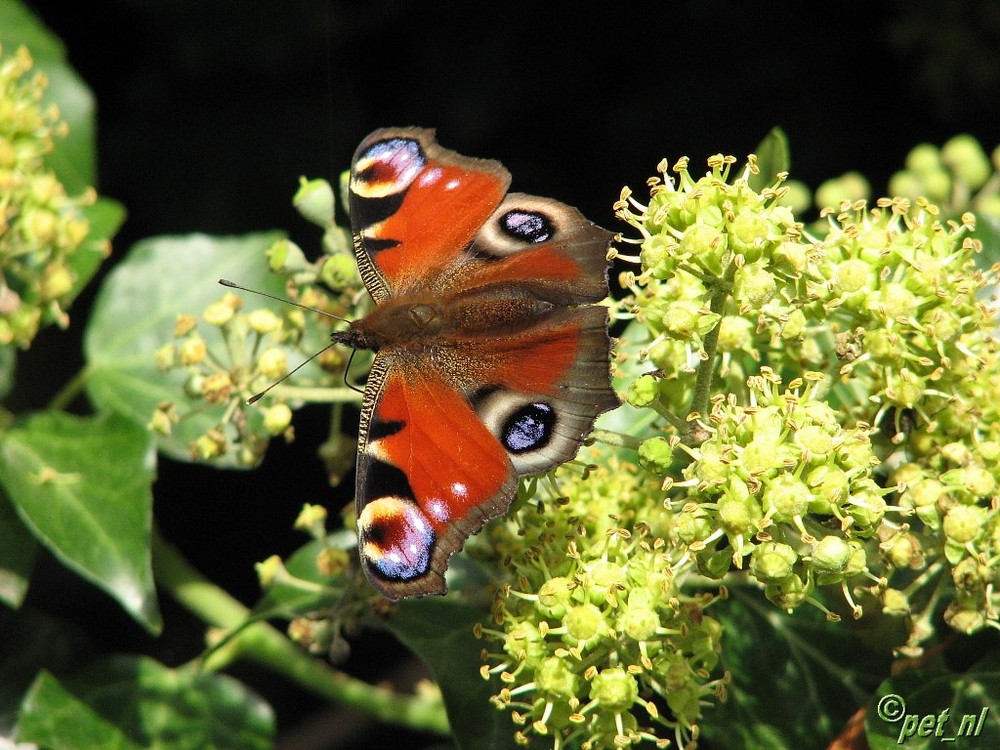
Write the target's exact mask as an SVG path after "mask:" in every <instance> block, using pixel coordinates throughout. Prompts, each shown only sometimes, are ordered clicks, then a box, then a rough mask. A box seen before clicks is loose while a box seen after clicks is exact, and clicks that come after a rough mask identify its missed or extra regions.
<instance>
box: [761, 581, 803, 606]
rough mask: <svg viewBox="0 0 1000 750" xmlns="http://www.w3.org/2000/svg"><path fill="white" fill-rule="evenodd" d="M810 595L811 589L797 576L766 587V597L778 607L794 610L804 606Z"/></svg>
mask: <svg viewBox="0 0 1000 750" xmlns="http://www.w3.org/2000/svg"><path fill="white" fill-rule="evenodd" d="M809 594H810V589H809V588H808V587H807V586H806V584H805V583H804V582H803V581H802V579H801V578H799V577H798V576H797V575H790V576H788V577H787V578H784V579H782V580H781V581H778V582H775V583H768V584H766V585H765V586H764V596H766V597H767V599H768V601H769V602H771V603H772V604H774V605H775V606H776V607H781V608H782V609H787V610H792V609H795V608H796V607H797V606H799V605H800V604H802V602H804V601H805V600H806V599H807V598H808V597H809Z"/></svg>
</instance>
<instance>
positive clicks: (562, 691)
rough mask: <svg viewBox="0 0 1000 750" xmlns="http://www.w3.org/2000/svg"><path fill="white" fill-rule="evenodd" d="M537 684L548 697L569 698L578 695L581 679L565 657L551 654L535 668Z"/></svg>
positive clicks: (540, 690)
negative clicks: (561, 657)
mask: <svg viewBox="0 0 1000 750" xmlns="http://www.w3.org/2000/svg"><path fill="white" fill-rule="evenodd" d="M535 685H536V686H537V688H538V691H539V692H540V693H541V694H542V695H544V696H546V697H548V698H561V699H563V700H568V699H570V698H573V697H575V696H576V695H577V692H578V691H579V689H580V680H579V678H578V677H577V675H576V673H574V672H573V670H572V669H570V668H569V666H568V665H567V664H566V660H565V659H560V658H559V657H557V656H549V657H546V658H545V659H543V660H542V663H541V664H539V665H538V669H536V670H535Z"/></svg>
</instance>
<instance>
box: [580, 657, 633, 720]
mask: <svg viewBox="0 0 1000 750" xmlns="http://www.w3.org/2000/svg"><path fill="white" fill-rule="evenodd" d="M590 697H591V699H592V700H595V701H597V702H598V703H599V704H600V707H601V708H602V709H604V710H606V711H627V710H628V709H629V708H631V707H632V704H633V703H635V702H636V700H638V698H639V684H638V683H637V682H636V680H635V677H633V676H632V675H630V674H629V673H628V672H626V671H625V670H624V669H622V668H621V667H610V668H608V669H602V670H601V671H600V672H598V673H597V674H596V675H594V677H593V678H592V679H591V681H590Z"/></svg>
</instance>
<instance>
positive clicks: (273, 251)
mask: <svg viewBox="0 0 1000 750" xmlns="http://www.w3.org/2000/svg"><path fill="white" fill-rule="evenodd" d="M264 255H265V256H266V257H267V267H268V268H269V269H270V270H272V271H275V272H278V271H284V272H293V271H303V270H306V269H307V268H309V263H308V261H306V256H305V253H303V252H302V249H301V248H300V247H299V246H298V245H296V244H295V243H294V242H292V241H291V240H278V241H277V242H275V243H274V244H273V245H271V247H269V248H268V249H267V251H266V252H265V253H264Z"/></svg>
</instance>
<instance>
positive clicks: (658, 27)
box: [13, 0, 1000, 750]
mask: <svg viewBox="0 0 1000 750" xmlns="http://www.w3.org/2000/svg"><path fill="white" fill-rule="evenodd" d="M29 6H30V7H32V8H33V9H34V11H35V12H36V13H37V14H38V15H39V16H40V17H41V18H42V19H43V20H44V21H45V23H46V24H48V25H49V26H50V28H52V29H53V30H54V31H55V32H56V33H57V34H58V35H59V36H60V37H61V38H62V39H63V40H64V41H65V43H66V45H67V49H68V54H69V59H70V61H71V63H72V64H73V65H74V66H75V68H76V69H77V71H78V72H79V73H80V75H81V76H82V77H83V78H84V79H85V80H86V82H87V83H88V84H89V85H90V87H91V88H92V89H93V92H94V94H95V96H96V99H97V103H98V140H99V185H98V188H99V190H100V192H101V193H103V194H106V195H108V196H110V197H112V198H115V199H117V200H119V201H121V202H122V203H123V204H124V205H125V207H126V208H127V210H128V213H129V218H128V221H127V223H126V224H125V225H124V227H123V229H122V231H121V233H120V234H119V235H118V238H117V240H116V255H118V256H119V257H120V256H121V255H123V254H124V253H125V251H126V250H127V249H128V247H129V246H130V245H131V244H132V243H134V242H135V241H136V240H139V239H141V238H144V237H149V236H151V235H156V234H168V233H169V234H175V233H186V232H194V231H199V232H211V233H221V234H226V233H244V232H249V231H255V230H261V229H270V228H282V229H285V230H287V231H289V232H290V233H291V235H292V237H293V239H295V240H296V241H297V242H298V243H299V244H300V245H301V246H302V247H303V248H304V249H306V251H307V253H312V254H313V255H315V254H316V252H317V248H318V242H319V237H318V235H317V233H316V232H315V231H314V229H313V228H312V227H310V225H308V224H306V223H305V222H304V221H303V220H301V219H300V218H299V217H298V215H297V214H296V213H295V211H294V210H293V209H292V207H291V196H292V193H293V192H294V190H295V188H296V185H297V179H298V177H299V176H300V175H307V176H310V177H320V176H322V177H327V178H328V179H331V181H334V182H335V180H336V177H337V175H338V174H339V173H340V171H341V170H343V169H344V168H346V167H347V166H348V165H349V162H350V158H351V155H352V153H353V150H354V148H355V146H356V144H357V143H358V142H359V141H360V140H361V138H362V137H363V136H364V135H365V134H367V133H368V132H369V131H371V130H373V129H374V128H376V127H382V126H388V125H423V126H431V127H436V128H437V129H438V137H439V140H440V141H441V142H442V143H443V144H444V145H445V146H447V147H449V148H452V149H455V150H457V151H459V152H461V153H464V154H468V155H470V156H481V157H491V158H496V159H499V160H501V161H503V162H504V163H505V164H506V165H507V166H508V168H510V170H511V172H512V173H513V175H514V189H517V190H521V191H525V192H531V193H537V194H541V195H551V196H553V197H557V198H559V199H561V200H564V201H566V202H567V203H570V204H574V205H577V206H579V207H580V208H581V210H583V212H584V213H585V214H586V215H587V216H588V217H590V218H591V219H593V220H594V221H596V222H598V223H600V224H603V225H605V226H607V227H610V228H617V227H615V221H614V218H613V212H612V209H611V204H612V203H613V202H614V201H615V200H616V199H617V197H618V195H619V192H620V190H621V187H622V185H625V184H628V185H630V186H632V187H633V188H634V189H635V192H636V193H637V194H639V195H641V194H642V191H643V190H644V183H645V180H646V178H647V176H649V175H651V174H653V172H654V169H655V166H656V163H657V162H658V161H659V160H660V159H661V158H663V157H668V158H669V159H670V160H671V161H673V160H675V159H676V158H677V157H678V156H681V155H688V156H690V157H691V159H692V164H693V165H696V166H698V167H699V169H700V165H703V164H704V159H705V158H706V157H707V156H708V155H710V154H713V153H717V152H720V151H721V152H725V153H731V154H734V155H736V156H737V157H742V156H744V155H745V154H746V153H748V152H749V151H751V150H752V149H753V148H754V146H755V145H756V144H757V143H758V141H759V140H760V139H761V138H762V137H763V136H764V135H765V134H766V133H767V132H768V130H769V129H770V128H771V127H772V126H774V125H780V126H781V127H783V128H784V129H785V131H786V132H787V134H788V136H789V139H790V142H791V149H792V176H793V177H794V178H797V179H800V180H803V181H805V182H806V183H807V184H809V185H810V186H811V187H813V188H815V187H816V186H817V185H818V184H819V183H820V182H822V181H823V180H825V179H827V178H829V177H834V176H837V175H840V174H842V173H843V172H845V171H847V170H850V169H856V170H859V171H861V172H863V173H864V174H865V175H867V176H868V177H869V179H870V181H871V183H872V185H873V188H874V190H875V192H876V193H878V194H881V192H882V191H884V190H885V184H886V180H887V179H888V177H889V175H890V174H891V173H892V172H893V171H895V170H896V169H898V168H899V167H900V166H901V165H902V162H903V159H904V157H905V155H906V153H907V151H908V150H909V149H910V148H911V147H912V146H913V145H915V144H917V143H919V142H921V141H930V142H933V143H937V144H941V143H943V142H944V141H945V140H946V139H947V138H949V137H950V136H952V135H954V134H955V133H958V132H969V133H972V134H973V135H975V136H977V137H978V138H979V139H980V140H981V141H982V142H983V144H984V146H985V147H986V148H987V149H991V148H992V147H993V146H994V145H996V144H997V143H998V142H1000V96H998V95H997V94H998V92H1000V3H994V2H992V1H991V0H965V1H964V2H951V3H940V2H929V1H927V0H909V1H908V2H903V1H902V0H900V1H899V2H876V3H857V4H851V3H840V4H829V3H823V4H805V3H798V4H785V3H750V2H740V3H736V2H722V1H721V0H705V1H703V2H688V3H669V2H655V3H643V2H633V3H613V4H612V3H601V4H597V3H594V4H591V5H585V4H583V3H561V2H557V3H538V2H536V3H530V2H524V1H523V0H518V1H516V2H501V3H496V4H487V3H477V2H462V3H459V2H440V3H417V2H403V1H401V0H376V1H375V2H361V1H356V2H347V1H346V0H341V1H334V2H319V1H317V0H287V1H285V2H277V1H275V2H253V1H250V0H216V1H214V2H206V1H205V0H172V1H160V2H149V0H103V1H95V2H71V3H67V2H64V0H48V1H44V0H36V1H34V2H30V3H29ZM807 6H809V7H807ZM598 7H601V8H602V9H601V10H598V9H597V8H598ZM111 263H113V260H112V261H111ZM179 272H180V273H183V269H179ZM105 273H106V271H105ZM99 281H100V279H98V283H95V284H94V285H93V286H92V287H91V289H90V291H89V292H88V293H86V294H85V295H84V296H83V297H82V298H81V300H80V301H79V303H78V305H77V306H76V308H75V309H74V311H73V325H72V327H71V329H70V331H69V332H68V334H67V333H60V332H57V331H53V330H49V331H47V332H46V333H44V334H43V335H42V336H41V337H40V338H39V340H38V341H37V342H36V344H35V345H34V347H33V348H32V350H31V351H29V352H27V353H25V354H24V355H23V358H22V366H23V368H24V372H32V373H42V374H43V377H42V378H36V379H33V380H32V381H31V382H30V383H22V384H21V385H20V386H19V387H18V389H17V390H16V391H15V393H14V396H13V401H14V402H15V403H20V404H21V405H24V406H31V407H34V408H37V407H39V406H41V405H42V404H44V403H45V402H46V400H47V399H48V398H49V397H50V396H51V394H52V393H54V392H55V390H57V389H58V387H59V386H60V385H61V384H62V383H63V382H65V380H66V379H68V378H69V377H70V376H71V375H72V374H73V373H75V372H76V371H77V370H78V369H79V367H80V366H81V365H82V359H81V355H80V337H81V332H82V329H83V323H84V322H85V320H86V310H87V307H88V305H89V304H90V303H91V302H92V301H93V295H94V290H95V289H96V288H97V286H98V285H99ZM191 283H193V284H194V283H205V284H213V283H215V280H214V279H191ZM325 425H326V415H325V414H324V410H323V409H322V408H316V407H313V408H307V409H305V410H303V411H302V412H300V413H298V414H297V416H296V429H297V431H298V440H297V442H296V443H295V444H294V445H292V446H288V447H286V446H281V445H277V444H276V445H274V446H272V448H271V451H270V453H269V455H268V458H267V460H266V461H265V463H264V465H263V466H262V467H261V468H260V469H259V470H257V471H255V472H253V473H238V472H232V473H221V472H218V471H214V470H210V469H207V468H205V467H191V466H187V465H180V464H175V463H172V462H169V461H163V462H162V463H161V466H160V479H159V481H158V483H157V485H156V488H155V493H156V517H157V522H158V523H159V525H160V527H161V529H162V530H163V532H164V534H165V535H166V536H167V537H168V538H169V539H171V540H172V541H174V542H175V543H176V544H178V545H179V546H180V547H181V548H182V550H183V551H184V552H185V554H187V555H188V557H189V559H190V560H191V561H192V562H193V563H194V564H195V565H197V566H198V567H199V568H200V569H201V570H202V571H203V572H204V573H205V574H206V575H208V576H209V577H210V578H211V579H212V580H213V581H215V582H216V583H218V584H220V585H222V586H224V587H225V588H226V589H227V590H229V591H230V592H232V593H234V594H235V595H236V596H238V597H239V598H241V599H242V600H243V601H244V602H246V603H248V604H249V603H252V602H253V601H254V599H255V597H256V596H257V593H258V590H257V582H256V577H255V574H254V572H253V563H254V562H257V561H259V560H262V559H264V558H265V557H267V556H268V555H270V554H272V553H278V554H282V555H287V554H289V553H290V552H291V551H292V550H294V549H295V548H296V547H297V546H298V545H299V544H301V543H302V542H303V541H304V538H303V537H302V536H301V535H298V534H295V533H293V532H292V531H291V530H290V526H291V524H292V521H293V520H294V518H295V515H296V514H297V512H298V509H299V508H300V507H301V505H302V503H304V502H314V503H324V504H326V505H327V506H328V507H329V508H330V509H331V516H335V515H336V512H337V511H338V510H339V507H340V506H341V505H342V504H343V503H344V502H346V501H347V498H348V497H349V495H350V491H349V490H347V491H344V490H337V491H333V490H331V489H330V488H329V487H328V486H326V483H325V481H324V478H323V472H322V468H321V466H320V464H319V461H318V460H317V459H316V458H315V448H316V446H318V444H319V443H320V442H321V441H322V439H323V430H324V428H325ZM39 575H45V576H48V577H49V580H52V581H54V583H52V584H50V585H47V586H46V587H44V589H45V590H44V591H42V592H39V590H38V589H39V587H37V586H36V587H34V588H33V589H32V594H31V597H32V599H31V600H30V601H31V603H34V604H36V605H38V606H41V607H44V608H46V609H48V610H50V611H55V612H57V613H63V614H66V615H67V616H68V617H72V618H73V619H74V620H76V621H80V620H81V612H83V613H86V615H87V616H86V617H84V618H82V619H84V620H86V621H88V622H92V623H94V624H93V625H92V626H91V628H90V632H91V637H92V639H93V640H94V641H96V642H97V643H99V644H100V645H102V646H103V647H105V648H107V649H108V650H109V651H110V650H125V651H143V652H147V653H153V654H155V655H156V656H157V657H158V658H161V659H163V660H164V661H165V662H166V663H167V664H176V663H180V662H183V661H186V660H187V659H190V658H193V657H194V656H195V655H196V654H197V653H198V649H199V648H200V641H199V638H200V635H201V627H200V625H199V624H198V623H197V622H194V621H193V620H191V619H190V618H188V617H187V616H186V614H185V613H184V612H183V611H181V610H179V609H178V608H177V607H175V606H173V605H171V603H170V602H169V601H164V602H163V604H164V607H165V615H166V617H167V634H166V635H165V636H164V637H163V638H161V639H158V640H153V639H150V638H148V637H147V636H145V635H144V634H143V633H142V631H141V630H140V629H139V628H138V627H136V626H135V625H133V624H132V623H131V621H129V620H128V619H127V618H126V617H125V615H123V614H121V613H120V611H119V610H118V609H117V608H116V607H115V606H114V605H113V604H112V603H111V602H110V601H109V600H107V599H106V598H104V597H103V595H101V594H99V593H97V592H96V591H95V590H93V589H91V588H90V587H88V586H86V585H83V584H81V583H79V582H78V581H77V580H75V579H71V578H70V577H69V574H67V573H65V572H63V571H62V569H61V568H60V567H59V566H58V565H57V564H56V563H54V562H52V561H48V562H47V563H45V564H44V565H43V570H41V571H39ZM46 592H47V593H46ZM346 668H347V669H348V670H350V671H351V672H352V673H355V674H362V675H365V676H367V677H369V678H371V679H382V678H388V677H391V676H397V675H398V674H400V672H403V673H407V674H411V675H412V668H413V665H412V664H411V662H409V661H407V660H406V658H405V656H404V652H403V651H402V649H401V648H399V647H396V646H394V645H393V644H391V643H387V642H386V641H384V640H382V639H380V638H375V637H373V636H366V637H364V638H362V639H361V640H360V641H358V642H356V643H355V648H354V652H353V655H352V657H351V660H350V662H349V663H348V664H347V666H346ZM238 676H240V677H241V678H243V679H245V680H247V681H248V682H249V683H250V684H252V685H253V686H254V687H255V688H256V689H258V690H260V691H261V692H262V693H263V694H264V695H265V697H266V698H267V699H268V700H269V701H271V702H272V704H273V705H274V706H275V708H276V711H277V715H278V720H279V729H280V732H281V735H282V747H283V748H285V750H292V749H293V748H295V749H305V748H323V747H346V746H357V747H369V748H372V747H382V746H389V743H390V742H391V744H392V746H399V747H406V746H419V745H422V744H426V743H427V742H428V741H429V738H421V737H419V736H414V735H410V734H407V733H398V734H397V733H395V732H393V733H392V734H389V733H387V732H386V730H385V729H384V728H383V729H382V730H381V731H382V733H381V734H380V733H379V730H378V729H377V728H372V727H370V726H367V725H366V722H365V720H363V719H362V718H361V717H357V716H354V715H346V714H344V713H340V712H335V713H334V715H333V716H332V717H331V715H330V709H329V708H328V707H326V706H324V704H322V703H321V702H319V701H316V700H314V699H313V698H311V697H310V696H308V695H306V694H303V693H301V692H300V691H298V690H297V689H295V688H292V687H289V686H287V685H284V684H275V682H274V681H273V680H272V679H269V676H268V675H266V674H257V673H254V672H253V671H252V670H249V669H244V670H242V671H241V672H240V673H239V675H238Z"/></svg>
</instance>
